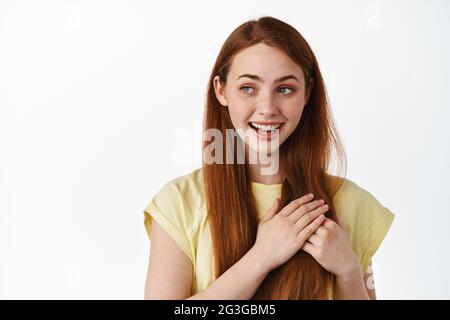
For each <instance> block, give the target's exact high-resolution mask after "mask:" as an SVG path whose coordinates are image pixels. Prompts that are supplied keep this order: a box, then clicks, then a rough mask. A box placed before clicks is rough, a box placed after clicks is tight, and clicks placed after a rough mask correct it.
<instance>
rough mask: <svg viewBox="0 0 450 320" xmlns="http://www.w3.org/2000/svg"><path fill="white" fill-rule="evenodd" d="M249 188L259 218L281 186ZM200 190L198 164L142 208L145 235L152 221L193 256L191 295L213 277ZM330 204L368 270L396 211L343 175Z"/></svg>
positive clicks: (363, 265)
mask: <svg viewBox="0 0 450 320" xmlns="http://www.w3.org/2000/svg"><path fill="white" fill-rule="evenodd" d="M251 186H252V193H253V196H254V198H255V202H256V209H257V211H258V216H259V218H260V219H261V218H262V217H263V216H264V214H265V213H266V212H267V210H268V209H269V208H270V207H271V206H272V204H273V202H274V201H275V198H277V197H279V196H280V195H281V187H282V184H270V185H266V184H261V183H256V182H251ZM203 192H204V191H203V171H202V169H201V168H200V169H197V170H194V171H192V172H190V173H189V174H186V175H184V176H181V177H177V178H175V179H172V180H171V181H169V182H167V183H166V184H165V185H164V186H163V187H162V188H161V189H160V190H159V192H157V194H156V195H155V196H154V197H153V199H152V200H151V202H150V203H149V204H148V205H147V206H146V207H145V209H144V225H145V228H146V231H147V235H148V237H149V238H150V227H151V223H152V220H153V219H155V220H156V221H157V222H158V224H160V225H161V227H162V228H164V230H165V231H166V232H167V233H168V234H170V235H171V236H172V238H173V239H174V240H175V241H176V243H177V244H178V245H179V246H180V247H181V249H182V250H183V251H184V253H186V255H187V256H188V257H189V259H190V260H191V262H192V265H193V270H194V274H193V280H192V294H195V293H197V292H200V291H202V290H204V289H206V288H207V287H208V286H209V285H210V284H211V282H212V281H214V279H215V278H214V272H213V271H214V256H213V249H212V241H211V234H210V230H209V225H208V224H207V223H206V216H207V213H206V205H205V201H204V193H203ZM333 204H334V205H335V208H336V211H337V212H338V213H339V214H340V216H341V217H342V220H343V222H344V224H345V225H346V227H347V230H349V237H350V241H351V244H352V247H353V249H354V250H355V252H356V253H357V254H358V256H359V258H360V264H361V268H362V270H363V273H364V272H367V268H368V267H369V266H370V265H371V261H372V256H373V255H374V254H375V252H376V250H377V249H378V247H379V246H380V244H381V242H382V241H383V239H384V237H385V235H386V234H387V232H388V230H389V228H390V226H391V224H392V221H393V219H394V214H393V213H392V212H391V211H390V210H389V209H387V208H385V207H383V206H382V205H381V204H380V203H379V202H378V201H377V199H375V198H374V197H373V196H372V195H371V194H370V193H369V192H368V191H366V190H364V189H363V188H361V187H359V186H358V185H357V184H355V183H354V182H352V181H351V180H349V179H345V182H344V184H343V185H342V186H341V188H340V189H339V190H338V192H337V193H336V195H335V197H334V198H333ZM333 292H334V290H333V288H330V289H329V298H330V299H332V298H333V295H334V294H333Z"/></svg>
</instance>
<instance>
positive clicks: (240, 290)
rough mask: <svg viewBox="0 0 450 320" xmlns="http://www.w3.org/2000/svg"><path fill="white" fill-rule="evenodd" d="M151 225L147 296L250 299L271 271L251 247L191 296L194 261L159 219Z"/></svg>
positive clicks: (151, 297) (149, 297) (145, 295)
mask: <svg viewBox="0 0 450 320" xmlns="http://www.w3.org/2000/svg"><path fill="white" fill-rule="evenodd" d="M151 228H152V231H151V250H150V258H149V267H148V273H147V281H146V286H145V294H144V297H145V299H236V300H243V299H250V298H251V297H252V296H253V294H254V293H255V291H256V289H257V288H258V287H259V285H260V284H261V282H262V281H263V280H264V278H265V277H266V276H267V274H268V272H269V270H267V268H265V266H263V265H262V263H260V262H259V260H258V259H257V257H256V254H255V253H254V251H253V250H249V251H248V252H247V254H245V255H244V256H243V257H242V258H241V259H240V260H239V261H238V262H236V263H235V264H234V265H233V266H232V267H231V268H230V269H228V270H227V271H226V272H225V273H223V274H222V275H221V276H220V277H219V278H217V279H216V280H215V281H214V282H213V283H212V284H211V285H210V286H209V287H208V288H207V289H205V290H203V291H201V292H199V293H197V294H195V295H193V296H191V283H192V274H193V268H192V263H191V261H190V260H189V258H188V257H187V256H186V254H185V253H184V252H183V251H182V249H181V248H180V247H179V246H178V244H177V243H176V242H175V241H174V240H173V239H172V238H171V237H170V235H169V234H168V233H167V232H166V231H164V229H162V228H161V226H160V225H159V224H158V223H156V221H153V223H152V227H151Z"/></svg>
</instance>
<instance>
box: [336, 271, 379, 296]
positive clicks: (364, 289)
mask: <svg viewBox="0 0 450 320" xmlns="http://www.w3.org/2000/svg"><path fill="white" fill-rule="evenodd" d="M335 299H336V300H345V299H348V300H376V294H375V286H374V283H373V273H365V274H364V275H362V274H361V273H357V272H355V273H354V276H352V277H349V278H342V277H341V278H339V277H336V288H335Z"/></svg>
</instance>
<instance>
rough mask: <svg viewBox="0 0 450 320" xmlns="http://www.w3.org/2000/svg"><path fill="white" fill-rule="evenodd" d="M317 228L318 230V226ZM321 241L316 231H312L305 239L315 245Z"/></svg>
mask: <svg viewBox="0 0 450 320" xmlns="http://www.w3.org/2000/svg"><path fill="white" fill-rule="evenodd" d="M318 230H320V227H319V229H318ZM321 241H322V238H321V237H320V236H319V235H318V234H317V232H314V233H313V234H312V235H311V236H310V237H309V238H308V240H307V242H311V243H312V244H313V245H315V246H317V245H319V244H320V242H321Z"/></svg>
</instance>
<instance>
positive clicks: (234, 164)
mask: <svg viewBox="0 0 450 320" xmlns="http://www.w3.org/2000/svg"><path fill="white" fill-rule="evenodd" d="M227 130H228V131H230V130H236V131H237V135H236V137H238V139H237V140H238V142H239V141H240V143H241V146H243V149H244V151H245V152H243V153H242V149H239V145H238V152H237V153H236V154H235V153H234V146H233V148H232V149H231V150H232V151H233V152H232V155H231V156H229V154H230V149H229V141H230V139H229V135H227V133H228V131H227ZM204 132H205V137H206V136H208V138H211V137H210V135H211V134H212V135H214V136H215V139H214V142H218V141H219V142H220V143H216V144H214V145H212V143H211V142H210V140H211V139H208V138H207V139H205V140H204V148H203V151H204V154H203V160H204V161H203V166H202V168H200V169H197V170H194V171H192V172H191V173H189V174H187V175H185V176H182V177H177V178H176V179H173V180H171V181H170V182H168V183H167V184H166V185H165V186H164V187H163V188H162V189H161V190H160V191H159V192H158V193H157V194H156V195H155V197H154V198H153V199H152V201H151V202H150V203H149V204H148V206H147V207H146V208H145V210H144V214H145V226H146V230H147V232H148V235H149V238H150V240H151V250H150V260H149V268H148V275H147V283H146V288H145V298H147V299H186V298H189V299H370V298H371V299H375V288H374V286H373V273H371V268H370V265H371V259H372V256H373V255H374V253H375V251H376V250H377V248H378V247H379V245H380V244H381V242H382V240H383V239H384V237H385V235H386V233H387V231H388V230H389V228H390V226H391V224H392V221H393V218H394V215H393V213H392V212H391V211H390V210H389V209H387V208H385V207H383V206H382V205H381V204H380V203H379V202H378V201H377V200H376V199H375V198H374V197H373V196H372V195H371V194H370V193H369V192H367V191H366V190H364V189H363V188H361V187H359V186H358V185H357V184H355V183H354V182H352V181H350V180H349V179H345V178H344V177H343V175H331V174H329V173H328V169H329V165H330V158H331V156H332V151H335V154H333V155H334V156H335V158H336V163H337V164H338V165H339V166H338V169H340V171H345V154H344V151H343V149H342V146H341V144H340V142H339V138H338V135H337V133H336V130H335V128H334V125H333V121H332V117H331V112H330V110H329V106H328V102H327V97H326V91H325V85H324V83H323V79H322V76H321V73H320V70H319V66H318V64H317V60H316V58H315V56H314V54H313V52H312V50H311V48H310V47H309V45H308V44H307V42H306V41H305V39H304V38H303V37H302V36H301V35H300V33H299V32H298V31H297V30H295V29H294V28H293V27H291V26H290V25H288V24H286V23H284V22H282V21H280V20H278V19H275V18H273V17H262V18H260V19H259V20H257V21H253V20H251V21H248V22H246V23H244V24H242V25H240V26H239V27H238V28H237V29H236V30H234V31H233V32H232V33H231V35H230V36H229V37H228V39H227V40H226V41H225V43H224V45H223V47H222V49H221V51H220V53H219V56H218V57H217V60H216V63H215V65H214V67H213V70H212V73H211V77H210V81H209V85H208V92H207V101H206V110H205V121H204ZM215 134H218V135H215ZM220 137H226V138H227V139H226V140H227V144H226V145H224V144H223V143H221V141H220ZM212 150H214V152H212ZM239 150H241V152H239ZM227 152H228V154H227ZM224 153H225V154H227V161H224V158H223V157H222V155H223V154H224ZM213 154H214V156H213ZM255 154H256V155H257V156H256V161H249V160H250V159H255V157H253V158H252V156H254V155H255ZM218 155H219V157H217V156H218ZM242 156H244V158H245V160H244V161H239V160H242V159H241V158H240V159H237V158H239V157H242ZM221 157H222V159H221ZM211 158H213V159H212V160H213V161H211ZM230 159H231V160H232V161H228V160H230ZM217 160H218V161H217ZM263 160H264V161H263ZM267 160H269V162H270V167H271V170H266V171H264V170H263V169H264V168H265V167H266V166H265V165H266V164H267V163H268V162H267ZM274 168H275V169H274Z"/></svg>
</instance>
